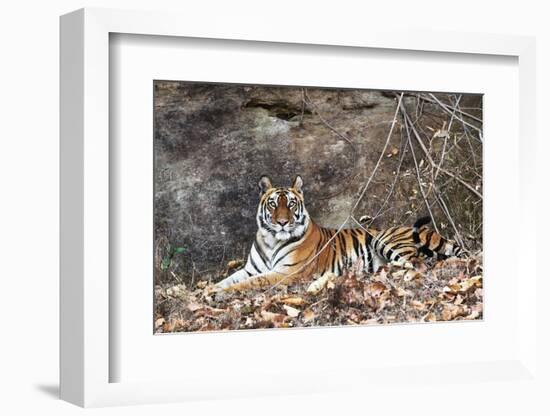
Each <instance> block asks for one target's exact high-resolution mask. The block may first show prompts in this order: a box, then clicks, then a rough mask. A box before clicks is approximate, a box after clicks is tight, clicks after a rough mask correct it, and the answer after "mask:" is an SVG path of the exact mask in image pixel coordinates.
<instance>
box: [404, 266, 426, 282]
mask: <svg viewBox="0 0 550 416" xmlns="http://www.w3.org/2000/svg"><path fill="white" fill-rule="evenodd" d="M421 277H422V273H420V272H418V271H416V270H414V269H409V270H407V272H406V273H405V276H403V280H404V281H405V282H410V281H411V280H414V279H420V278H421Z"/></svg>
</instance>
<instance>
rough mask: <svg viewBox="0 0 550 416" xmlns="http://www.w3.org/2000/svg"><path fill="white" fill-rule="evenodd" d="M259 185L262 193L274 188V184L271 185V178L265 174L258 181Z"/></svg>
mask: <svg viewBox="0 0 550 416" xmlns="http://www.w3.org/2000/svg"><path fill="white" fill-rule="evenodd" d="M258 186H259V187H260V195H262V194H265V193H266V192H267V191H269V190H270V189H271V188H273V185H271V179H269V177H268V176H265V175H264V176H262V177H261V179H260V182H258Z"/></svg>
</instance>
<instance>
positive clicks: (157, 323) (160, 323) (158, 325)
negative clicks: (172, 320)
mask: <svg viewBox="0 0 550 416" xmlns="http://www.w3.org/2000/svg"><path fill="white" fill-rule="evenodd" d="M164 322H165V320H164V318H158V319H157V320H156V321H155V329H158V328H160V327H161V326H162V325H164Z"/></svg>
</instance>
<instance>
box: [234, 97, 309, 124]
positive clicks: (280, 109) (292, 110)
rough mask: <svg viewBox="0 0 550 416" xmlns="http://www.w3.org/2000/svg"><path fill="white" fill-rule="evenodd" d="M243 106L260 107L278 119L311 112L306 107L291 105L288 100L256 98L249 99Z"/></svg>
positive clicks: (289, 118) (288, 118)
mask: <svg viewBox="0 0 550 416" xmlns="http://www.w3.org/2000/svg"><path fill="white" fill-rule="evenodd" d="M244 108H262V109H264V110H267V111H268V112H269V115H270V116H272V117H277V118H278V119H281V120H284V121H289V120H291V119H292V118H294V117H296V116H300V115H302V114H308V115H309V114H311V110H309V109H308V108H307V107H304V108H303V109H302V107H297V106H295V105H292V104H291V103H289V102H285V101H275V102H264V101H258V100H250V101H248V102H247V103H245V105H244Z"/></svg>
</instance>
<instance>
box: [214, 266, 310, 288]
mask: <svg viewBox="0 0 550 416" xmlns="http://www.w3.org/2000/svg"><path fill="white" fill-rule="evenodd" d="M300 277H301V274H296V273H295V274H292V273H288V272H283V271H276V270H274V271H269V272H266V273H260V274H257V275H255V276H250V277H248V278H246V279H243V280H241V281H240V282H235V283H232V284H229V285H227V286H226V287H224V288H223V289H224V290H231V291H232V290H238V291H243V290H250V289H257V288H262V287H268V286H273V285H277V284H284V285H288V284H290V283H292V282H295V281H296V280H298V279H299V278H300ZM222 282H223V281H222ZM222 282H220V283H222Z"/></svg>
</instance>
